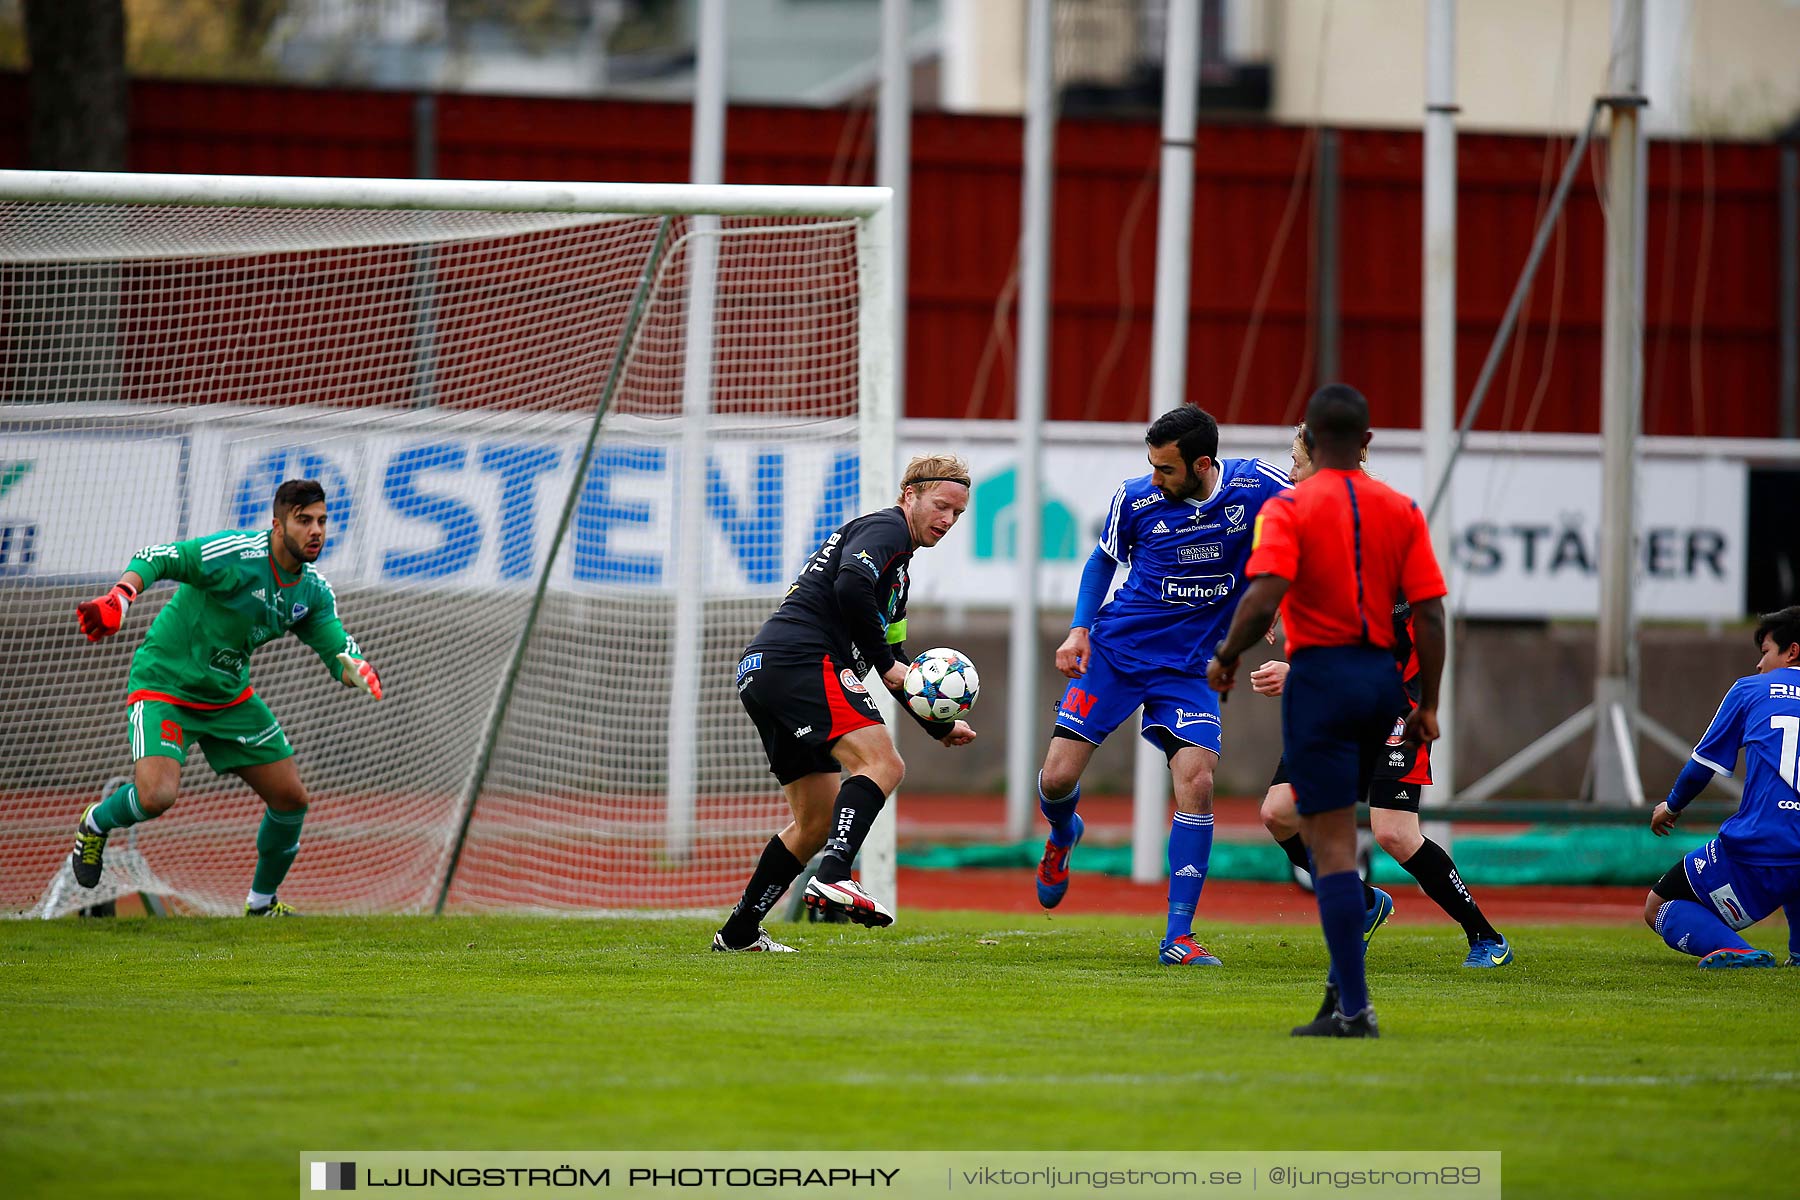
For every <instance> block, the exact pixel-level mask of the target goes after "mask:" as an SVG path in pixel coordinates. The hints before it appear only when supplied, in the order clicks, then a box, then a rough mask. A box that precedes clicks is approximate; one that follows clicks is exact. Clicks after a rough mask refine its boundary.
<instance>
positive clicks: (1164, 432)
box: [1144, 404, 1219, 467]
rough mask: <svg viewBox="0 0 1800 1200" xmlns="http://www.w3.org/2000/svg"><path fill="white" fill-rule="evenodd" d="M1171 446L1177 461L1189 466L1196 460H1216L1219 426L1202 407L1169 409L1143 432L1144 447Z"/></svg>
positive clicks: (1217, 455) (1190, 406)
mask: <svg viewBox="0 0 1800 1200" xmlns="http://www.w3.org/2000/svg"><path fill="white" fill-rule="evenodd" d="M1170 442H1173V443H1175V449H1176V450H1178V451H1180V452H1181V461H1182V462H1183V463H1184V464H1186V465H1187V466H1189V467H1192V466H1193V465H1194V463H1195V461H1196V460H1198V459H1202V458H1213V459H1216V458H1218V457H1219V423H1218V422H1217V421H1215V420H1213V418H1212V414H1211V413H1209V412H1207V411H1206V410H1205V409H1204V408H1200V407H1198V406H1197V405H1193V404H1183V405H1182V406H1181V407H1180V408H1175V409H1170V410H1169V411H1168V412H1166V413H1164V414H1163V415H1162V416H1160V417H1158V418H1156V420H1154V421H1152V422H1150V428H1149V429H1148V430H1146V431H1145V433H1144V444H1145V445H1147V446H1167V445H1168V444H1169V443H1170Z"/></svg>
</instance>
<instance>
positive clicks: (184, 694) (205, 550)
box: [129, 529, 362, 708]
mask: <svg viewBox="0 0 1800 1200" xmlns="http://www.w3.org/2000/svg"><path fill="white" fill-rule="evenodd" d="M269 538H270V532H269V531H268V530H267V529H242V530H239V529H227V530H225V531H223V532H221V533H209V534H207V535H206V536H204V537H197V538H189V539H188V540H187V541H184V542H170V543H168V544H167V545H162V546H146V547H145V548H144V549H142V550H140V551H138V552H137V554H136V555H135V556H134V557H133V558H132V560H131V566H130V567H129V570H132V571H135V572H137V573H138V575H139V576H140V577H142V579H143V581H144V590H146V591H148V590H149V588H150V586H151V585H152V584H154V583H155V582H156V581H157V580H159V579H169V580H173V581H174V582H176V583H178V584H180V585H181V586H180V587H178V588H177V589H176V590H175V596H174V598H173V599H171V600H170V601H169V602H168V603H167V604H165V605H164V606H163V610H162V611H161V612H160V613H158V614H157V615H156V620H155V621H154V622H152V623H151V625H150V632H149V633H148V634H146V635H145V637H144V644H143V645H141V646H139V647H138V649H137V653H136V654H134V655H133V656H132V659H131V679H130V684H129V687H130V689H131V695H130V700H131V701H133V702H135V701H138V700H171V701H174V702H175V703H177V704H186V705H189V706H190V707H204V708H222V707H225V706H227V705H232V704H236V703H238V702H239V701H241V700H244V699H246V698H247V697H248V696H249V695H250V692H251V688H250V655H251V653H252V652H254V651H255V650H256V648H257V647H258V646H261V645H262V644H263V643H264V642H272V641H274V640H275V639H276V638H278V637H280V636H281V635H282V634H284V633H287V632H289V631H290V630H291V631H292V632H293V634H294V636H295V637H297V638H299V639H300V640H301V641H303V642H305V643H306V644H307V645H308V646H311V647H312V648H313V649H314V650H315V651H316V652H317V653H318V655H319V657H320V659H322V660H323V661H324V663H325V667H326V669H327V670H329V671H330V672H331V675H332V678H334V679H338V680H339V682H342V679H341V677H340V675H341V671H342V667H341V665H340V664H339V663H338V660H337V656H338V655H339V654H340V653H344V652H348V653H350V654H351V655H353V656H355V657H357V658H361V657H362V651H361V650H359V649H358V648H357V645H356V641H355V639H353V638H352V637H351V636H350V635H349V634H347V633H345V632H344V626H343V624H342V622H340V621H339V620H338V615H337V597H336V596H335V595H334V594H333V593H332V590H331V585H330V584H329V583H327V582H325V577H324V576H323V575H321V574H319V572H318V571H316V570H314V569H313V567H312V565H311V564H302V565H301V568H300V572H299V574H298V575H287V574H285V573H284V572H283V571H282V569H281V567H280V566H279V565H278V564H277V563H276V562H275V561H274V559H272V558H271V557H270V555H269Z"/></svg>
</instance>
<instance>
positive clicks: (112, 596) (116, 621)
mask: <svg viewBox="0 0 1800 1200" xmlns="http://www.w3.org/2000/svg"><path fill="white" fill-rule="evenodd" d="M136 599H137V593H136V592H134V591H132V590H131V585H130V584H126V583H115V584H113V589H112V591H110V592H108V593H106V595H104V596H100V597H97V598H96V599H93V600H83V601H82V602H81V603H80V604H77V605H76V606H75V619H76V620H78V621H79V622H81V632H83V633H85V634H87V640H88V641H90V642H97V641H100V640H101V639H102V638H109V637H111V636H112V635H113V634H115V633H117V632H119V626H120V625H123V624H124V623H125V610H126V609H128V608H130V607H131V602H132V601H133V600H136Z"/></svg>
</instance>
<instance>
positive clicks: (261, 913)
mask: <svg viewBox="0 0 1800 1200" xmlns="http://www.w3.org/2000/svg"><path fill="white" fill-rule="evenodd" d="M244 915H245V916H246V917H297V916H299V915H300V910H299V909H297V908H295V907H294V906H293V905H291V904H283V903H282V902H281V901H280V900H271V901H269V902H268V903H267V904H265V905H263V906H262V907H261V908H251V907H250V905H249V904H245V905H244Z"/></svg>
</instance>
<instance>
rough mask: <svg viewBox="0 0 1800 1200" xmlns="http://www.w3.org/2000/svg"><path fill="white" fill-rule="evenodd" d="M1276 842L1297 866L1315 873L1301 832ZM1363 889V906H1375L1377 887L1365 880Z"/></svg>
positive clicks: (1309, 872)
mask: <svg viewBox="0 0 1800 1200" xmlns="http://www.w3.org/2000/svg"><path fill="white" fill-rule="evenodd" d="M1275 844H1276V845H1278V846H1280V847H1281V848H1282V849H1283V850H1285V851H1287V856H1288V861H1289V862H1291V863H1293V864H1294V865H1295V866H1296V867H1299V868H1300V869H1301V870H1302V871H1305V872H1306V873H1307V874H1308V875H1311V874H1312V873H1313V867H1312V855H1311V854H1308V853H1307V851H1306V839H1305V838H1303V837H1301V836H1300V835H1299V834H1297V833H1296V834H1295V835H1294V836H1293V837H1291V838H1283V839H1282V840H1281V841H1279V842H1277V843H1275ZM1362 890H1363V908H1365V909H1370V908H1374V907H1375V889H1374V888H1372V887H1370V886H1369V885H1368V884H1367V883H1366V882H1365V883H1364V884H1363V885H1362Z"/></svg>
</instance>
